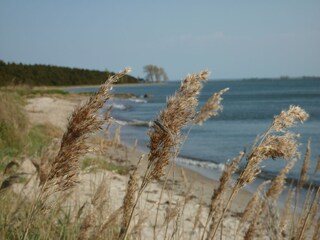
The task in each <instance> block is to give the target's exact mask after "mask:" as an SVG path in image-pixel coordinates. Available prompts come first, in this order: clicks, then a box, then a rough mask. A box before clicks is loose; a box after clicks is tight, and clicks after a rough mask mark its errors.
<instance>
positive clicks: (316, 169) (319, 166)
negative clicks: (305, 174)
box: [313, 155, 320, 176]
mask: <svg viewBox="0 0 320 240" xmlns="http://www.w3.org/2000/svg"><path fill="white" fill-rule="evenodd" d="M319 170H320V155H319V156H318V162H317V166H316V168H315V169H314V173H313V175H314V176H316V175H317V173H318V172H319Z"/></svg>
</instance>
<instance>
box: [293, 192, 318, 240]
mask: <svg viewBox="0 0 320 240" xmlns="http://www.w3.org/2000/svg"><path fill="white" fill-rule="evenodd" d="M319 193H320V187H318V189H317V192H316V194H315V196H314V198H313V201H312V203H311V206H310V207H309V210H308V212H307V214H306V216H305V217H303V221H301V222H300V223H299V226H298V231H297V233H296V234H295V236H294V237H295V239H298V240H301V239H303V238H304V233H305V230H306V227H307V223H308V222H309V221H310V220H313V219H311V217H312V216H316V214H318V213H315V211H316V210H317V205H318V204H319V203H318V201H319V196H318V195H319Z"/></svg>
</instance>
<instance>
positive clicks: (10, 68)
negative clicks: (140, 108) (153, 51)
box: [0, 60, 140, 86]
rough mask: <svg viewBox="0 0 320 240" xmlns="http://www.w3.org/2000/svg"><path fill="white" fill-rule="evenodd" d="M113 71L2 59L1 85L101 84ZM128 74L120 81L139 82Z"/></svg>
mask: <svg viewBox="0 0 320 240" xmlns="http://www.w3.org/2000/svg"><path fill="white" fill-rule="evenodd" d="M113 74H114V73H113V72H109V71H98V70H88V69H80V68H69V67H58V66H52V65H42V64H34V65H28V64H22V63H19V64H16V63H6V62H4V61H2V60H0V86H7V85H17V84H28V85H31V86H70V85H99V84H101V83H103V82H104V81H105V80H106V79H107V78H108V77H109V76H110V75H113ZM138 82H140V80H139V79H137V78H135V77H133V76H130V75H126V76H124V77H122V78H121V79H120V80H119V82H118V83H138Z"/></svg>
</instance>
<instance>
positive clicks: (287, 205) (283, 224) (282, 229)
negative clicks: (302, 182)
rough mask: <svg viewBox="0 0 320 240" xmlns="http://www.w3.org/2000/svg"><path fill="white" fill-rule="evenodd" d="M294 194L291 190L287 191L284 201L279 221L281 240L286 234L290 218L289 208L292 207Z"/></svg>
mask: <svg viewBox="0 0 320 240" xmlns="http://www.w3.org/2000/svg"><path fill="white" fill-rule="evenodd" d="M294 193H295V192H294V190H292V189H290V190H289V193H288V197H287V199H286V202H285V205H284V208H283V212H282V215H281V219H280V224H279V234H281V236H282V237H283V238H284V237H286V236H287V234H288V233H287V232H286V230H287V226H288V222H289V218H290V216H292V213H291V207H292V202H293V197H294Z"/></svg>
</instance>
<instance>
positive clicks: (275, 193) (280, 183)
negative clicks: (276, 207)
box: [266, 158, 297, 200]
mask: <svg viewBox="0 0 320 240" xmlns="http://www.w3.org/2000/svg"><path fill="white" fill-rule="evenodd" d="M296 162H297V159H295V158H294V159H293V160H291V161H290V162H289V163H288V164H287V166H285V168H284V169H283V170H282V171H281V172H280V173H279V175H278V176H277V177H276V178H275V179H274V180H273V181H272V183H271V186H270V187H269V189H268V191H267V193H266V197H267V198H271V199H273V200H277V199H278V198H279V196H280V194H281V192H282V190H283V188H284V185H285V181H286V176H287V174H288V173H289V171H290V170H291V169H292V167H293V166H294V164H295V163H296Z"/></svg>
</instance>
